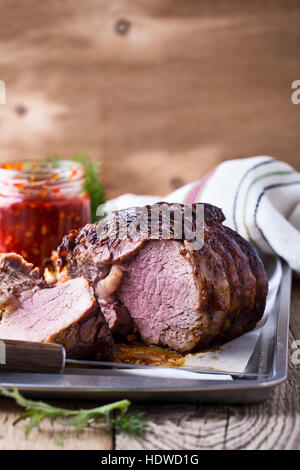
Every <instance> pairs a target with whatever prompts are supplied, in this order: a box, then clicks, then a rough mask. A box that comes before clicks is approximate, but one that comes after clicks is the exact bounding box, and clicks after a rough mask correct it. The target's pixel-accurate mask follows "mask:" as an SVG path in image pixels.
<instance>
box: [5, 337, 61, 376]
mask: <svg viewBox="0 0 300 470" xmlns="http://www.w3.org/2000/svg"><path fill="white" fill-rule="evenodd" d="M64 365H65V349H64V348H63V347H62V346H61V345H60V344H50V343H49V344H48V343H33V342H30V341H15V340H11V339H0V374H1V372H33V373H47V374H49V373H50V374H58V373H60V372H62V370H63V368H64Z"/></svg>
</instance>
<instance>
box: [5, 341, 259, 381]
mask: <svg viewBox="0 0 300 470" xmlns="http://www.w3.org/2000/svg"><path fill="white" fill-rule="evenodd" d="M68 367H82V368H97V369H100V368H103V367H107V368H117V369H148V370H149V369H150V370H153V369H157V368H159V369H166V370H169V369H173V370H176V371H184V372H186V371H188V372H195V373H198V374H212V375H232V376H238V377H249V378H251V377H259V376H261V377H266V374H261V373H258V374H256V373H246V372H232V371H221V370H215V369H195V368H189V367H166V366H164V367H161V366H151V365H141V364H132V363H129V364H128V363H123V362H113V361H93V360H77V359H67V358H66V351H65V348H64V347H63V346H61V345H60V344H54V343H35V342H31V341H30V342H29V341H16V340H8V339H2V340H0V373H1V372H31V373H40V374H60V373H63V372H65V370H66V368H68Z"/></svg>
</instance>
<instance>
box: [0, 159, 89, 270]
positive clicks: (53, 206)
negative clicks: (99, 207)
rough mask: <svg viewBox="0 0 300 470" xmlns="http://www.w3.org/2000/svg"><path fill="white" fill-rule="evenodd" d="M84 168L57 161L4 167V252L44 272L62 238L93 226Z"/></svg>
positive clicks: (0, 238)
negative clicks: (72, 232)
mask: <svg viewBox="0 0 300 470" xmlns="http://www.w3.org/2000/svg"><path fill="white" fill-rule="evenodd" d="M84 179H85V170H84V167H83V166H82V165H81V164H80V163H77V162H72V161H67V160H58V161H55V162H53V163H48V162H45V161H41V162H39V161H24V162H15V163H4V164H0V252H1V253H7V252H15V253H19V254H20V255H22V256H23V257H24V258H25V259H26V260H27V261H29V262H31V263H33V264H35V265H36V266H42V264H43V262H44V261H45V260H46V259H48V258H49V257H50V256H51V253H52V250H55V249H56V248H57V246H58V245H59V244H60V242H61V240H62V237H63V236H64V235H66V234H67V233H68V232H70V231H71V230H73V229H77V228H80V227H82V226H83V225H85V224H87V223H89V221H90V198H89V195H88V194H87V193H86V192H85V191H84V190H83V183H84Z"/></svg>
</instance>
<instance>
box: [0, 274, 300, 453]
mask: <svg viewBox="0 0 300 470" xmlns="http://www.w3.org/2000/svg"><path fill="white" fill-rule="evenodd" d="M299 311H300V282H298V281H294V283H293V293H292V311H291V328H290V361H289V376H288V379H287V381H286V382H285V383H284V384H282V385H281V386H279V387H277V389H276V390H275V391H274V392H273V394H272V396H271V397H270V398H269V399H268V400H267V401H265V402H264V403H261V404H257V405H249V406H229V405H201V404H199V405H184V404H178V405H167V404H166V405H153V406H151V407H150V406H149V405H147V406H145V405H144V406H139V407H138V408H139V409H141V410H143V411H145V412H146V413H147V415H148V416H149V429H148V432H147V435H146V438H145V439H144V440H140V441H137V440H134V439H132V438H128V437H125V436H112V435H109V434H106V433H104V432H102V431H99V430H97V429H87V430H85V431H84V433H83V434H82V435H81V436H80V437H79V438H78V437H76V433H75V432H74V431H73V430H71V429H68V428H63V427H62V426H60V425H59V424H58V423H54V424H53V425H52V424H50V423H44V424H43V425H42V427H41V432H38V431H37V430H34V431H33V432H32V433H31V435H30V437H29V438H28V439H27V440H26V439H25V437H24V427H25V425H24V423H19V424H17V425H16V426H12V422H13V420H14V419H15V418H16V416H17V415H18V413H19V411H20V410H19V408H18V407H17V406H16V405H15V404H14V403H13V402H12V401H10V400H7V399H0V449H96V450H101V449H118V450H125V449H148V450H157V449H164V450H166V449H174V450H179V449H189V450H190V449H194V450H196V449H197V450H198V449H199V450H200V449H299V448H300V381H299V378H300V365H298V366H297V365H295V364H293V361H292V360H291V355H292V354H293V353H295V349H293V348H292V347H291V346H292V342H293V341H295V340H297V339H300V316H299ZM294 362H295V361H294ZM64 405H65V402H60V403H59V406H64ZM70 406H72V407H76V408H77V407H80V406H87V404H86V403H84V404H83V403H82V402H74V403H70V402H68V407H70Z"/></svg>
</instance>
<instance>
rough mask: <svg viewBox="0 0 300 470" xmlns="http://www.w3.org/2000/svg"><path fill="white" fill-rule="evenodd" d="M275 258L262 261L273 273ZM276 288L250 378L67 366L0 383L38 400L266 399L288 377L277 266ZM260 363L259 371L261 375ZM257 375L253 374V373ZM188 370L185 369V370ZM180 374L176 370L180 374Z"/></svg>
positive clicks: (283, 297) (286, 292) (284, 291)
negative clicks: (149, 372)
mask: <svg viewBox="0 0 300 470" xmlns="http://www.w3.org/2000/svg"><path fill="white" fill-rule="evenodd" d="M274 265H275V262H274V263H273V262H272V260H271V261H270V259H269V260H268V261H267V262H266V263H265V266H266V269H267V272H268V276H269V277H271V276H272V270H273V269H275V268H274ZM282 268H283V275H282V280H281V284H280V288H279V291H278V294H277V297H276V301H275V303H274V305H273V308H272V311H270V312H269V317H268V320H267V322H266V323H265V325H264V326H263V328H262V333H261V335H260V337H259V339H258V342H257V344H256V347H255V350H254V352H253V354H252V356H251V358H250V360H249V363H248V365H247V369H246V372H247V373H249V374H250V373H251V376H249V378H245V377H243V378H238V377H236V376H235V377H234V378H232V377H231V376H230V377H228V378H227V379H225V380H220V379H219V378H218V377H214V380H212V377H211V378H209V376H207V377H208V379H205V380H204V379H203V376H199V378H198V376H197V374H194V375H195V377H193V378H192V379H191V378H186V377H184V376H183V378H179V376H175V377H174V374H173V377H172V375H171V376H168V377H161V376H159V374H156V370H154V374H152V376H147V375H146V376H145V375H143V374H141V373H140V371H138V370H136V371H135V370H133V371H132V370H131V371H128V370H116V369H111V370H109V369H100V370H99V369H97V370H95V369H93V370H91V369H90V370H82V369H79V370H78V369H77V370H76V369H74V370H72V369H70V370H67V371H66V372H65V373H64V374H57V375H56V374H32V373H30V374H28V373H27V374H24V373H23V374H20V373H0V385H1V386H2V387H5V388H11V387H14V386H15V387H18V389H19V390H20V391H21V392H22V393H24V394H25V395H27V396H32V397H43V398H47V397H49V398H72V399H85V400H87V399H98V400H101V401H113V400H119V399H123V398H128V399H130V400H132V401H133V402H154V401H161V402H168V403H170V402H184V403H189V402H190V403H191V402H198V403H199V402H202V403H205V402H207V403H208V402H211V403H255V402H259V401H262V400H265V399H266V398H267V397H268V395H269V393H270V392H271V390H272V389H273V388H274V387H275V386H277V385H279V384H280V383H282V382H283V381H284V380H285V379H286V377H287V358H288V332H289V314H290V297H291V277H292V275H291V270H290V268H289V267H288V266H287V265H286V264H284V263H283V264H282ZM262 367H263V371H264V373H263V374H262V373H261V368H262ZM255 373H257V374H258V375H257V376H253V374H254V375H255ZM189 374H190V373H189ZM179 375H180V373H179Z"/></svg>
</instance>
